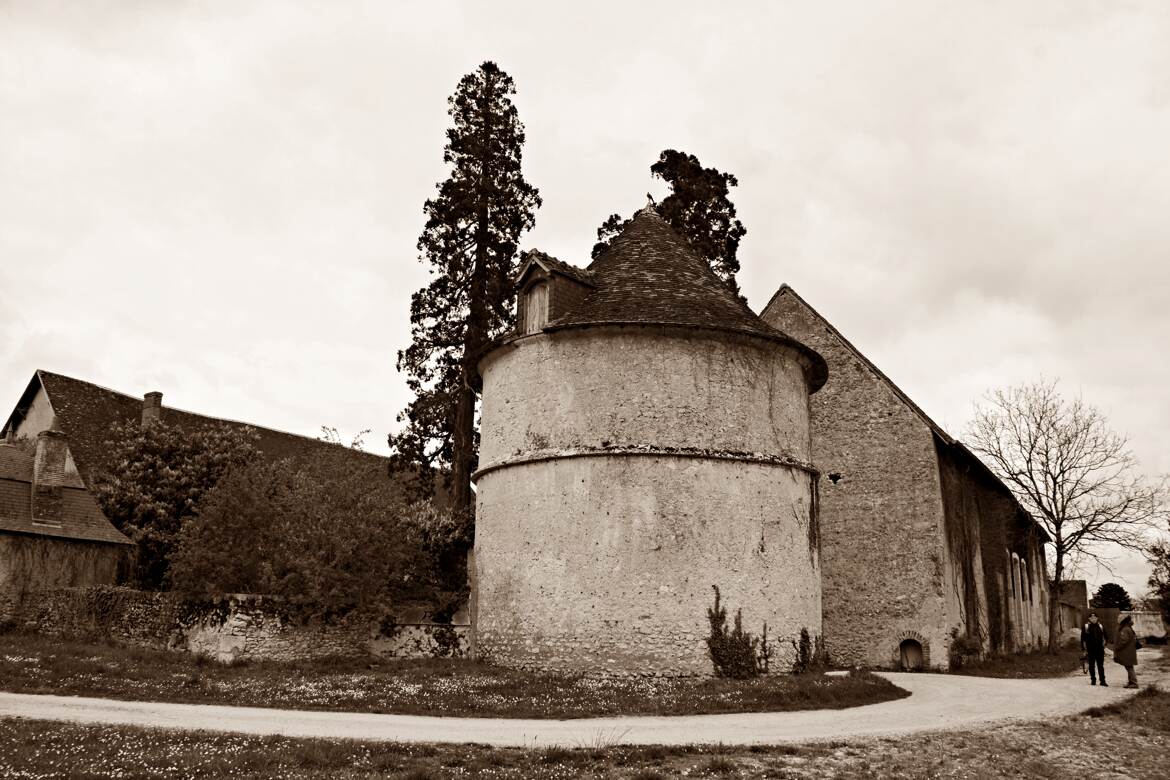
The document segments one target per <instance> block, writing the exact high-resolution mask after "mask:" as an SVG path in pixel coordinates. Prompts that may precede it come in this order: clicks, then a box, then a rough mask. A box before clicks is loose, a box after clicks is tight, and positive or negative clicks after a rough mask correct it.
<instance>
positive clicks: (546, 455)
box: [471, 447, 821, 482]
mask: <svg viewBox="0 0 1170 780" xmlns="http://www.w3.org/2000/svg"><path fill="white" fill-rule="evenodd" d="M607 455H646V456H649V457H655V458H696V459H704V460H728V461H737V462H740V463H760V464H763V465H767V466H785V467H787V468H792V469H797V470H799V471H804V472H807V473H808V474H809V476H811V477H813V478H817V477H819V476H820V475H821V472H820V471H819V470H818V469H817V468H816V467H815V466H813V465H812V464H811V463H805V462H804V461H802V460H798V459H796V458H793V457H790V456H787V455H752V454H750V453H743V452H730V451H726V450H681V449H660V448H652V447H597V448H583V449H571V450H557V451H555V452H543V453H538V454H535V455H527V456H522V457H519V458H511V459H509V460H502V461H499V462H498V463H491V464H488V465H487V466H484V467H483V468H481V469H479V470H478V471H476V472H475V473H474V474H472V475H471V480H472V482H476V481H478V480H479V478H480V477H482V476H484V475H485V474H490V473H491V472H493V471H499V470H500V469H502V468H507V467H508V466H524V465H527V464H529V463H542V462H544V461H546V460H563V459H567V458H601V457H605V456H607Z"/></svg>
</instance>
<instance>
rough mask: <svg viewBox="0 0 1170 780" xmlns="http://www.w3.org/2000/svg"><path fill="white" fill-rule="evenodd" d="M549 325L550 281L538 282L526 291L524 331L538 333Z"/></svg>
mask: <svg viewBox="0 0 1170 780" xmlns="http://www.w3.org/2000/svg"><path fill="white" fill-rule="evenodd" d="M545 325H548V282H537V283H536V284H534V285H532V286H531V287H529V288H528V292H526V293H524V323H523V329H522V330H521V332H522V333H536V332H537V331H539V330H540V329H541V328H543V327H544V326H545Z"/></svg>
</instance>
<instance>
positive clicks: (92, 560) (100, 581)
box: [0, 534, 125, 618]
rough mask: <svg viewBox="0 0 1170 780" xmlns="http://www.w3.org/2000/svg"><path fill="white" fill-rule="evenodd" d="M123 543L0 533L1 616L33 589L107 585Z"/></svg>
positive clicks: (114, 570)
mask: <svg viewBox="0 0 1170 780" xmlns="http://www.w3.org/2000/svg"><path fill="white" fill-rule="evenodd" d="M124 557H125V547H124V546H121V545H112V544H102V543H99V542H87V541H78V540H73V539H61V538H57V537H52V536H34V535H31V534H0V618H3V617H4V616H5V615H7V614H9V613H11V612H12V610H13V609H14V608H15V605H17V604H19V603H21V601H23V600H24V598H25V597H26V596H27V595H28V594H30V593H32V592H35V591H39V590H45V589H57V588H76V587H89V586H94V585H108V584H111V583H113V582H114V581H115V578H116V576H117V572H118V566H119V564H120V562H121V561H122V560H123V558H124Z"/></svg>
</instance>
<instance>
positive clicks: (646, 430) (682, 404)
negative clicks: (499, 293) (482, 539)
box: [479, 327, 809, 469]
mask: <svg viewBox="0 0 1170 780" xmlns="http://www.w3.org/2000/svg"><path fill="white" fill-rule="evenodd" d="M480 370H481V372H482V374H483V377H484V394H483V421H484V422H483V426H484V431H483V433H482V435H481V438H482V445H481V450H480V457H479V462H480V468H481V469H484V468H489V467H490V466H492V465H493V464H496V463H501V462H505V461H507V460H509V459H511V458H514V457H515V456H517V455H520V454H524V455H525V456H533V455H539V454H541V453H545V454H552V455H555V454H557V453H560V452H563V451H564V450H569V449H594V450H606V449H613V448H620V447H626V446H631V447H647V446H652V447H655V448H659V449H675V450H681V451H691V452H697V453H703V452H712V451H723V452H734V453H762V454H766V455H769V456H791V457H793V458H796V459H801V460H807V458H808V452H809V433H808V388H807V385H806V384H805V379H804V374H803V370H802V368H801V366H800V363H799V362H798V360H797V358H796V356H795V354H794V353H792V352H790V351H789V350H788V349H787V348H785V347H781V346H779V345H773V344H771V343H769V342H763V341H761V340H759V339H752V338H748V337H742V338H741V337H736V336H733V335H731V334H726V333H704V332H687V333H686V335H680V334H679V332H678V331H668V330H663V329H655V328H647V327H627V328H622V327H613V328H593V329H588V330H579V331H565V332H560V333H556V334H554V335H552V336H549V335H545V334H540V335H535V336H531V337H528V338H524V339H520V340H518V341H515V342H513V343H512V344H511V345H508V346H505V347H503V348H501V349H499V350H497V351H496V352H494V353H492V354H491V355H489V356H488V357H487V358H486V359H485V360H484V361H483V363H482V364H481V366H480Z"/></svg>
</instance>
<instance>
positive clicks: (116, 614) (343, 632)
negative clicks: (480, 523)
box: [0, 587, 471, 662]
mask: <svg viewBox="0 0 1170 780" xmlns="http://www.w3.org/2000/svg"><path fill="white" fill-rule="evenodd" d="M0 617H4V618H5V619H6V620H7V621H8V622H10V623H13V624H15V625H16V626H17V627H19V628H23V629H24V630H29V631H35V632H38V633H43V634H50V635H73V636H98V637H102V638H106V639H111V640H113V641H116V642H122V643H125V644H131V645H135V646H139V647H150V648H155V649H170V650H179V651H187V652H191V653H196V654H200V655H206V656H209V657H212V658H215V659H217V660H219V661H223V662H233V661H237V660H241V659H253V660H279V661H291V660H309V659H313V658H326V657H336V656H348V657H362V656H370V655H373V656H377V657H380V658H440V657H448V658H463V657H467V656H468V655H469V646H470V641H469V639H470V636H469V635H470V631H471V627H470V625H468V623H467V621H466V619H465V618H464V619H462V620H461V619H460V618H461V617H462V615H459V614H457V615H456V616H455V621H454V622H452V623H435V622H432V621H429V620H427V619H426V615H425V612H424V611H423V610H422V609H420V608H417V607H414V608H404V609H402V610H400V612H399V614H396V615H395V616H394V618H393V620H387V621H382V622H381V623H379V624H372V623H368V622H361V623H355V622H349V623H345V622H342V623H308V624H302V623H298V622H296V621H293V620H290V619H289V618H288V616H287V614H286V613H285V611H284V610H283V609H282V608H281V604H280V602H279V601H276V600H273V599H271V598H266V597H263V596H253V595H243V594H236V595H230V596H225V597H224V598H223V599H221V600H219V601H217V602H214V603H201V604H195V603H192V602H188V601H185V600H183V599H182V598H180V597H179V596H177V595H175V594H172V593H150V592H144V591H137V590H132V589H129V588H113V587H96V588H60V589H55V590H43V591H36V592H32V593H27V594H25V596H24V598H23V599H22V601H21V602H20V603H19V604H18V605H14V607H12V608H10V609H9V612H8V614H6V615H3V616H0Z"/></svg>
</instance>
